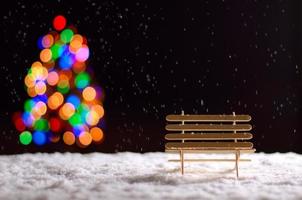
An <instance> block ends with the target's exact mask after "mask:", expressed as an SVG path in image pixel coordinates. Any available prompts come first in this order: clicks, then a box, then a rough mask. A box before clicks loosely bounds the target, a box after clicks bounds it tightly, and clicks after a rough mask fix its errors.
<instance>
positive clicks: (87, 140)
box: [79, 131, 92, 146]
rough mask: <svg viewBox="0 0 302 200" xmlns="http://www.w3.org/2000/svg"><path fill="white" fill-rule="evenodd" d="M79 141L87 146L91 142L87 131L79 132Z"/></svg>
mask: <svg viewBox="0 0 302 200" xmlns="http://www.w3.org/2000/svg"><path fill="white" fill-rule="evenodd" d="M79 142H80V144H81V145H83V146H88V145H90V143H91V142H92V137H91V135H90V133H89V132H86V131H83V132H81V133H80V136H79Z"/></svg>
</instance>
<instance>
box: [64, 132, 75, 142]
mask: <svg viewBox="0 0 302 200" xmlns="http://www.w3.org/2000/svg"><path fill="white" fill-rule="evenodd" d="M63 141H64V143H65V144H67V145H73V144H74V143H75V136H74V134H73V133H72V132H70V131H66V132H65V133H64V134H63Z"/></svg>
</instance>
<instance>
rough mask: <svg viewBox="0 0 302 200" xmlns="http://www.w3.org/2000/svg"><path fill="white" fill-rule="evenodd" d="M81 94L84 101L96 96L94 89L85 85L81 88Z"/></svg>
mask: <svg viewBox="0 0 302 200" xmlns="http://www.w3.org/2000/svg"><path fill="white" fill-rule="evenodd" d="M82 95H83V98H84V99H85V100H86V101H92V100H94V99H95V97H96V91H95V89H94V88H93V87H86V88H85V89H84V90H83V92H82Z"/></svg>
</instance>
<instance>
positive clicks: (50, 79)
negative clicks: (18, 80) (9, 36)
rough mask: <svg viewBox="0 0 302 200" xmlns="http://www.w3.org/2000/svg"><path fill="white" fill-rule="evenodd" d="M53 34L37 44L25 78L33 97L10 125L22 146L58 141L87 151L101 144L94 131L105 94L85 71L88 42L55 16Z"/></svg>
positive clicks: (96, 129) (100, 133)
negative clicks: (37, 54) (37, 53)
mask: <svg viewBox="0 0 302 200" xmlns="http://www.w3.org/2000/svg"><path fill="white" fill-rule="evenodd" d="M53 26H54V28H55V30H56V31H51V32H50V33H48V34H46V35H45V36H43V37H41V38H40V39H39V41H38V46H39V48H40V49H41V52H40V61H36V62H34V63H33V64H32V66H31V67H30V69H29V71H28V74H27V75H26V77H25V79H24V83H25V88H26V90H27V93H28V95H29V96H30V97H31V98H30V99H28V100H26V101H25V103H24V112H23V113H15V115H14V116H13V121H14V124H15V126H16V129H17V130H19V131H20V132H21V133H20V135H19V139H20V142H21V144H24V145H28V144H30V143H31V142H32V141H33V143H34V144H36V145H44V144H46V143H49V142H58V141H59V140H60V139H62V140H63V141H64V143H65V144H67V145H73V144H75V143H76V144H77V145H78V146H80V147H86V146H88V145H90V144H91V143H92V142H95V143H100V142H102V140H103V137H104V135H103V131H102V129H101V128H99V127H98V125H99V124H100V122H101V120H102V118H103V116H104V108H103V104H102V99H103V93H102V90H101V88H99V87H98V86H96V85H94V84H93V83H92V77H91V75H92V74H91V73H89V72H88V68H87V59H88V57H89V48H88V45H87V40H86V38H85V37H83V36H82V35H80V34H78V33H77V31H76V29H75V28H74V27H72V26H69V27H67V28H66V19H65V18H64V17H63V16H61V15H59V16H57V17H55V19H54V21H53Z"/></svg>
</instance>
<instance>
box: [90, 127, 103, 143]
mask: <svg viewBox="0 0 302 200" xmlns="http://www.w3.org/2000/svg"><path fill="white" fill-rule="evenodd" d="M90 135H91V137H92V140H93V141H94V142H100V141H101V140H102V139H103V137H104V133H103V131H102V129H100V128H98V127H93V128H92V129H91V130H90Z"/></svg>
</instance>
